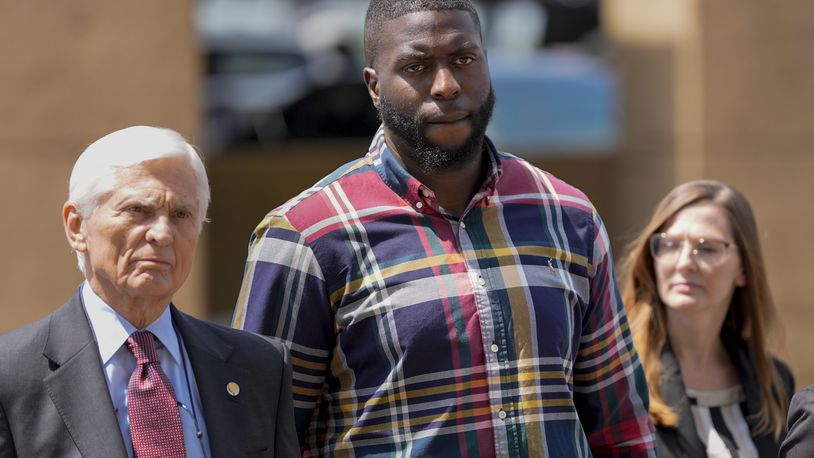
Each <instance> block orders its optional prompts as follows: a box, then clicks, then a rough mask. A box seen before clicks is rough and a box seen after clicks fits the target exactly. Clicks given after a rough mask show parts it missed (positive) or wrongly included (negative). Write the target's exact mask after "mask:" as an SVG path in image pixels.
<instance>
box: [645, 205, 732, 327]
mask: <svg viewBox="0 0 814 458" xmlns="http://www.w3.org/2000/svg"><path fill="white" fill-rule="evenodd" d="M654 238H655V240H654V241H653V244H652V246H651V248H652V250H651V253H653V259H654V260H653V263H654V266H653V267H654V270H655V273H656V283H657V287H658V292H659V297H660V298H661V301H662V303H664V305H666V306H667V308H668V311H669V312H683V313H703V312H710V311H717V312H718V313H716V315H720V316H724V315H725V314H726V311H727V310H728V308H729V303H730V302H731V300H732V294H733V293H734V292H735V288H736V287H738V286H744V285H746V276H745V275H744V272H743V266H742V265H741V259H740V255H739V254H738V248H737V246H735V243H734V238H733V237H732V230H731V229H730V227H729V222H728V220H727V217H726V214H725V213H724V211H723V209H721V207H719V206H718V205H715V204H712V203H709V202H703V203H698V204H695V205H691V206H688V207H685V208H683V209H682V210H681V211H679V212H678V213H676V215H675V216H674V217H673V219H672V221H669V222H668V224H667V227H666V228H665V229H664V232H663V233H662V234H661V235H660V236H659V235H657V236H654Z"/></svg>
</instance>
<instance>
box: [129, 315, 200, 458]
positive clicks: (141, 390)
mask: <svg viewBox="0 0 814 458" xmlns="http://www.w3.org/2000/svg"><path fill="white" fill-rule="evenodd" d="M127 346H128V348H130V351H131V352H133V356H135V357H136V364H137V366H136V370H134V371H133V375H131V376H130V383H128V384H127V411H128V414H129V416H130V436H131V437H132V440H133V452H134V455H135V456H136V457H137V458H148V457H156V458H158V457H182V456H185V455H186V450H185V448H184V431H183V429H182V428H181V416H180V415H179V413H178V405H177V403H176V400H175V392H174V391H173V389H172V385H171V384H170V381H169V379H167V376H166V375H165V374H164V371H162V370H161V365H160V364H159V363H158V354H157V353H156V350H155V336H154V335H153V334H152V333H151V332H149V331H137V332H134V333H133V334H131V335H130V337H128V338H127Z"/></svg>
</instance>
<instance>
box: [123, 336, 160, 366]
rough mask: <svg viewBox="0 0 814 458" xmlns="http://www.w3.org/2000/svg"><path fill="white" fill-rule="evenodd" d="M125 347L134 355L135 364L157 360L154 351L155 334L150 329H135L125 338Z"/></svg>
mask: <svg viewBox="0 0 814 458" xmlns="http://www.w3.org/2000/svg"><path fill="white" fill-rule="evenodd" d="M127 347H128V348H129V349H130V351H131V352H132V353H133V356H135V357H136V364H139V365H140V364H147V363H152V362H156V361H158V355H157V354H156V351H155V336H154V335H153V333H152V332H150V331H136V332H134V333H132V334H130V337H128V338H127Z"/></svg>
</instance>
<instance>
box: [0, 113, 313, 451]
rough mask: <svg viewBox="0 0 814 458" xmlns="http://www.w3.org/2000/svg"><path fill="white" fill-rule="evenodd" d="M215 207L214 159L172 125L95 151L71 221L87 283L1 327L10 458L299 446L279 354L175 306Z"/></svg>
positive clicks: (78, 185)
mask: <svg viewBox="0 0 814 458" xmlns="http://www.w3.org/2000/svg"><path fill="white" fill-rule="evenodd" d="M208 203H209V184H208V181H207V177H206V171H205V170H204V167H203V163H202V162H201V159H200V158H199V156H198V154H197V153H196V152H195V150H194V149H193V148H192V147H191V146H190V145H189V144H188V143H187V142H186V141H185V140H184V139H183V137H181V135H179V134H178V133H177V132H174V131H172V130H169V129H159V128H154V127H145V126H137V127H130V128H127V129H123V130H119V131H116V132H113V133H111V134H109V135H107V136H105V137H103V138H101V139H99V140H98V141H96V142H95V143H93V144H92V145H90V146H89V147H88V148H87V149H86V150H85V151H84V152H83V153H82V155H81V156H80V157H79V159H78V160H77V161H76V164H75V165H74V169H73V172H72V174H71V179H70V189H69V197H68V201H67V202H66V203H65V205H64V207H63V211H62V216H63V222H64V226H65V234H66V235H67V238H68V243H69V244H70V246H71V248H72V249H73V251H75V252H76V254H77V257H78V261H79V268H80V270H81V271H82V273H83V274H84V276H85V282H84V283H82V285H81V286H80V287H79V289H78V290H77V291H76V293H74V294H73V296H72V297H71V298H70V299H69V300H68V302H67V303H66V304H65V305H63V306H62V307H60V308H59V309H58V310H56V311H55V312H54V313H53V314H51V315H50V316H48V317H45V318H44V319H42V320H40V321H38V322H36V323H34V324H31V325H28V326H26V327H23V328H21V329H18V330H16V331H14V332H12V333H10V334H6V335H4V336H0V457H12V456H31V457H33V456H37V457H39V456H60V457H69V456H70V457H73V456H85V457H105V458H113V457H122V458H124V457H134V456H135V457H139V458H141V457H149V456H156V457H158V456H161V457H180V456H190V457H210V456H215V457H219V456H229V457H231V456H242V455H251V456H278V457H279V456H285V457H287V456H296V455H298V452H299V450H298V447H297V439H296V437H297V436H296V432H295V430H294V423H293V419H294V417H293V406H292V400H291V392H290V389H291V388H290V384H291V382H290V369H289V368H288V366H287V365H286V364H285V362H284V361H283V357H282V356H281V353H280V352H279V351H278V349H277V348H275V347H274V346H273V345H272V344H271V343H270V342H268V341H267V340H265V339H264V338H262V337H259V336H256V335H252V334H249V333H245V332H241V331H236V330H232V329H228V328H226V327H222V326H217V325H214V324H210V323H206V322H204V321H200V320H198V319H195V318H193V317H191V316H189V315H187V314H185V313H183V312H181V311H179V310H178V309H177V308H176V307H175V306H174V305H173V304H172V303H171V299H172V296H173V294H174V293H175V292H176V291H177V290H178V289H179V288H180V287H181V285H182V283H183V282H184V280H185V279H186V278H187V275H188V274H189V271H190V268H191V266H192V260H193V256H194V253H195V247H196V244H197V241H198V236H199V234H200V231H201V227H202V225H203V222H204V221H205V220H206V210H207V206H208Z"/></svg>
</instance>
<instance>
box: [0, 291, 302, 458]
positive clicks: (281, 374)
mask: <svg viewBox="0 0 814 458" xmlns="http://www.w3.org/2000/svg"><path fill="white" fill-rule="evenodd" d="M170 307H171V309H172V318H173V322H174V323H175V326H176V327H177V328H178V331H179V333H180V335H181V338H182V339H183V341H184V346H185V347H186V350H187V353H188V354H189V361H190V364H191V365H192V370H193V371H194V373H195V379H196V381H197V385H198V392H199V393H200V396H201V404H202V408H203V418H204V421H205V422H206V429H207V434H208V436H209V445H210V450H211V451H212V455H213V456H214V457H231V456H246V455H248V456H277V457H291V456H299V446H298V443H297V433H296V430H295V429H294V411H293V405H292V399H291V380H290V378H291V369H290V368H289V367H288V365H287V364H285V362H284V361H283V357H282V356H281V354H280V351H279V350H278V349H276V348H275V347H274V346H273V345H272V344H270V343H269V342H268V341H267V340H265V339H263V338H261V337H259V336H256V335H253V334H249V333H245V332H242V331H237V330H234V329H229V328H226V327H223V326H219V325H215V324H212V323H207V322H204V321H201V320H198V319H196V318H193V317H191V316H189V315H187V314H185V313H182V312H180V311H178V310H177V309H176V308H175V307H174V306H172V305H171V306H170ZM229 382H236V383H237V384H238V385H239V386H240V393H239V394H238V395H237V396H231V395H230V394H229V393H228V392H227V391H226V385H227V384H228V383H229ZM127 446H128V447H129V446H130V444H127ZM15 456H19V457H48V456H59V457H78V456H83V457H103V458H126V457H127V453H126V451H125V444H124V441H123V439H122V435H121V432H120V431H119V424H118V422H117V420H116V415H115V413H114V411H113V403H112V401H111V400H110V394H109V391H108V388H107V382H106V381H105V376H104V373H103V372H102V363H101V358H100V356H99V349H98V346H97V345H96V341H95V339H94V337H93V331H92V330H91V327H90V324H89V323H88V320H87V317H86V315H85V310H84V308H83V307H82V303H81V300H80V295H79V292H78V291H77V293H76V294H74V295H73V297H71V299H70V300H69V301H68V302H67V303H66V304H65V305H63V306H62V307H60V308H59V309H58V310H56V311H55V312H54V313H53V314H51V315H49V316H47V317H45V318H43V319H42V320H40V321H38V322H36V323H33V324H30V325H28V326H25V327H23V328H20V329H18V330H16V331H14V332H12V333H9V334H6V335H3V336H0V457H1V458H6V457H15Z"/></svg>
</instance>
